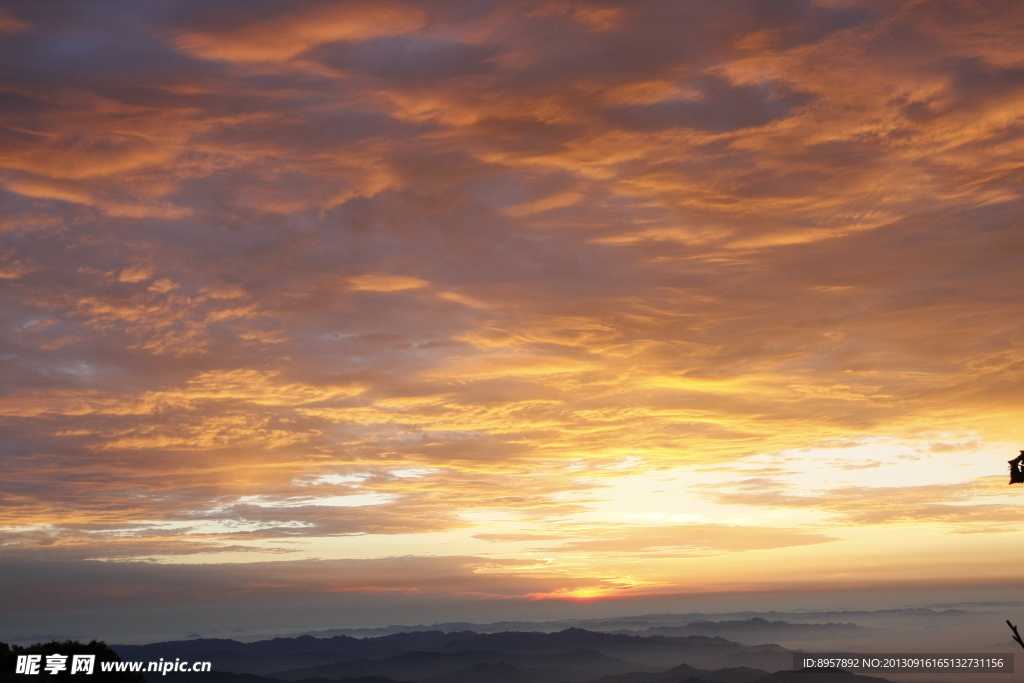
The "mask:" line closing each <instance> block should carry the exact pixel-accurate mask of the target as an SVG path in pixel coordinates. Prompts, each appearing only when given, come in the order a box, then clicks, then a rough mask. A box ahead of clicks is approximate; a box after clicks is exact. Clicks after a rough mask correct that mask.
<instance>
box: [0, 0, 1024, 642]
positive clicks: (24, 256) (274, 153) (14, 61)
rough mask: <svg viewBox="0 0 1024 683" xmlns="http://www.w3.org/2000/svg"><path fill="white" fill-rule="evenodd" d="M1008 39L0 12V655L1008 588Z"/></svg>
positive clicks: (931, 25)
mask: <svg viewBox="0 0 1024 683" xmlns="http://www.w3.org/2000/svg"><path fill="white" fill-rule="evenodd" d="M1022 35H1024V3H1021V2H1019V0H730V1H728V2H723V1H722V0H686V1H680V0H633V1H632V2H627V1H625V0H621V1H619V2H614V1H608V2H605V1H603V0H602V1H597V0H595V1H594V2H585V1H582V0H577V1H572V0H522V1H517V0H429V1H428V0H422V1H419V2H416V1H414V0H409V1H405V0H395V1H393V2H392V1H390V0H368V1H366V2H363V1H361V0H351V1H349V0H329V1H323V0H301V1H295V2H285V1H282V0H218V1H217V2H205V1H199V0H152V1H147V2H132V1H129V0H109V1H100V2H81V1H78V0H6V1H5V2H4V3H2V11H0V201H2V209H0V301H2V309H0V314H2V316H3V318H2V324H0V335H2V342H0V343H2V350H0V369H2V373H3V374H2V383H0V415H2V417H0V425H2V430H0V434H2V443H0V449H2V451H0V467H2V474H0V597H3V598H4V599H5V600H8V601H9V603H8V604H15V605H16V609H15V611H16V613H17V614H18V615H21V616H19V617H18V618H17V619H16V620H15V622H14V623H10V624H8V623H5V624H4V629H7V630H6V631H0V636H5V635H6V636H10V635H11V634H12V633H15V632H16V633H22V632H24V631H25V629H46V628H51V629H58V628H60V627H61V625H60V624H58V623H56V622H57V620H58V615H63V616H60V617H59V619H60V620H62V621H61V623H71V622H69V621H66V620H69V619H70V620H72V621H74V623H75V624H76V626H75V628H76V629H78V630H77V631H76V633H78V632H79V631H80V632H82V634H83V635H85V636H88V635H89V634H90V633H89V628H95V629H103V628H105V629H108V630H109V629H110V628H113V626H111V625H110V624H112V623H113V621H117V620H121V621H119V622H118V623H119V627H120V628H121V629H122V631H121V632H122V633H123V632H127V631H129V630H130V629H131V626H130V620H129V622H127V623H128V624H129V625H128V626H125V623H126V622H125V621H124V619H125V615H132V614H138V615H142V614H148V615H151V616H152V615H156V616H153V619H157V620H159V618H163V617H161V616H160V615H164V616H166V615H167V614H169V613H170V612H169V610H170V611H173V609H177V608H178V607H179V606H180V605H185V604H192V605H193V607H194V609H195V610H199V611H196V612H194V613H193V614H195V615H199V616H196V617H195V618H194V619H193V620H192V621H190V622H188V623H189V624H190V626H189V627H190V628H201V627H202V626H203V625H204V623H205V622H204V619H205V618H206V617H203V616H202V615H203V614H206V613H205V612H202V609H205V608H206V607H209V606H210V605H213V607H209V610H210V614H213V613H214V612H216V611H217V610H220V609H221V607H218V605H221V606H222V607H223V609H224V610H228V607H227V606H225V605H228V604H229V603H230V604H231V605H236V606H237V605H242V604H244V605H247V606H248V607H247V609H252V610H254V611H255V610H259V611H260V614H261V615H262V616H261V618H264V620H265V622H266V623H267V624H268V625H272V624H273V623H274V619H275V618H276V617H275V615H284V614H285V613H286V612H287V610H288V609H289V605H291V606H294V605H298V604H300V603H301V604H306V603H303V602H302V601H307V602H309V601H311V602H312V603H317V604H320V605H327V606H328V607H327V608H325V609H326V610H327V611H326V612H324V615H323V618H321V619H320V620H319V621H317V623H316V624H312V623H310V624H309V626H314V625H323V626H327V627H329V626H330V625H337V626H354V625H363V624H365V623H368V622H371V621H373V622H381V623H385V624H386V623H396V622H401V621H402V620H403V619H413V618H416V619H426V620H428V621H429V619H430V617H429V615H428V616H424V614H421V613H417V614H415V615H414V614H413V612H411V611H409V610H411V609H412V608H411V607H409V609H406V607H408V606H411V605H415V604H421V605H423V604H428V603H429V604H430V605H444V604H445V603H446V601H449V602H450V603H451V604H456V603H458V604H471V603H473V601H482V602H481V604H483V602H487V604H498V605H500V604H506V605H509V606H512V605H515V608H514V609H516V610H519V611H518V612H516V615H517V616H519V617H522V616H523V614H527V613H528V612H529V609H528V608H529V607H530V606H537V609H538V610H542V609H546V610H549V612H550V610H552V609H554V607H558V608H559V609H562V608H563V607H564V611H565V613H566V614H569V613H571V611H572V609H573V608H574V606H575V605H580V604H583V603H584V602H586V604H587V605H589V607H587V609H593V604H594V603H601V602H602V601H605V602H607V603H608V604H611V603H616V604H624V603H622V601H624V600H625V601H627V602H628V600H633V599H635V600H637V601H638V602H637V603H636V604H637V605H640V604H641V603H642V604H643V605H645V607H644V609H646V610H647V611H652V610H650V609H648V608H649V607H650V605H652V604H655V603H653V602H651V600H652V597H651V596H657V595H666V596H667V595H683V594H710V593H729V594H730V595H737V594H745V593H749V594H751V595H754V594H759V593H760V592H765V591H769V592H770V591H790V592H794V591H795V592H796V594H799V593H800V592H801V591H818V592H819V593H816V594H820V591H826V592H827V591H831V590H834V591H842V590H849V589H868V588H872V587H891V588H893V589H894V590H903V589H907V590H909V589H911V588H914V587H920V586H941V585H956V586H960V587H964V586H967V587H970V586H977V587H984V586H986V585H993V584H1000V583H1005V582H1010V581H1014V580H1019V579H1020V578H1021V577H1022V575H1024V569H1022V567H1024V528H1022V526H1021V522H1022V521H1024V512H1022V509H1021V502H1022V500H1024V487H1022V486H1018V487H1009V486H1007V479H1008V477H1007V466H1006V461H1007V460H1009V459H1010V458H1012V457H1014V456H1015V455H1016V454H1017V452H1018V450H1019V449H1020V448H1024V433H1022V432H1024V423H1022V419H1021V418H1022V405H1024V404H1022V401H1024V304H1022V301H1024V229H1022V218H1024V198H1022V193H1024V41H1022V40H1021V36H1022ZM979 590H980V588H979ZM837 594H838V593H837ZM378 600H379V601H378ZM190 601H191V602H190ZM219 601H221V602H219ZM231 601H234V602H231ZM425 601H426V602H425ZM488 601H489V602H488ZM375 604H376V605H387V607H386V613H384V614H379V613H378V614H376V615H375V616H373V618H372V619H371V618H370V616H368V615H371V614H373V613H374V607H373V605H375ZM354 605H363V607H360V608H359V610H362V611H359V610H356V608H355V607H353V606H354ZM204 606H205V607H204ZM524 606H525V607H524ZM190 609H192V608H190ZM232 609H234V608H232ZM510 609H512V608H511V607H510ZM619 609H622V608H619ZM403 610H405V611H403ZM467 610H468V611H466V612H464V613H460V614H461V616H463V617H466V618H468V617H472V616H473V612H472V610H469V609H468V608H467ZM524 610H525V611H524ZM441 611H443V610H441ZM499 611H500V610H499ZM115 612H116V614H117V615H120V616H117V617H116V619H115V617H113V616H110V615H111V614H114V613H115ZM218 613H219V614H222V612H218ZM438 613H439V614H440V612H438ZM538 613H539V612H538ZM239 614H240V612H239ZM68 615H72V616H68ZM490 616H492V617H493V616H494V613H490ZM141 618H142V617H140V619H141ZM147 618H149V617H147ZM166 618H167V619H170V617H166ZM281 618H282V619H285V617H284V616H282V617H281ZM211 619H212V617H211ZM288 619H291V620H292V621H291V622H289V623H292V622H294V623H295V624H299V622H297V621H295V619H299V617H294V615H292V616H291V617H288ZM47 620H49V621H47ZM104 620H106V621H104ZM112 620H113V621H112ZM438 620H440V619H438ZM140 623H142V622H141V621H140ZM147 623H149V622H147ZM175 623H177V622H175ZM50 624H53V625H52V626H51V625H50ZM140 628H141V626H140ZM45 632H47V633H49V632H57V631H45Z"/></svg>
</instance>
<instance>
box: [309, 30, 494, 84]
mask: <svg viewBox="0 0 1024 683" xmlns="http://www.w3.org/2000/svg"><path fill="white" fill-rule="evenodd" d="M496 53H497V50H496V49H495V48H494V47H490V46H480V45H469V44H466V43H457V42H451V41H443V40H431V39H426V38H421V37H416V36H398V37H394V38H379V39H377V40H371V41H367V42H363V43H357V44H350V43H335V44H331V45H325V46H322V47H320V48H317V49H315V50H313V51H312V52H311V53H308V54H307V55H306V56H307V57H309V58H312V59H315V60H316V61H318V62H320V63H322V64H325V65H327V66H330V67H333V68H336V69H341V70H343V71H351V72H356V73H362V74H368V75H370V76H375V77H377V78H381V79H384V80H389V81H395V82H397V83H403V84H406V85H411V86H415V85H417V84H429V83H435V82H438V81H444V80H448V79H451V78H458V77H460V76H470V75H473V74H478V73H483V72H486V71H491V70H493V69H494V66H493V65H492V64H489V63H488V61H487V60H488V59H489V58H490V57H492V56H494V55H495V54H496Z"/></svg>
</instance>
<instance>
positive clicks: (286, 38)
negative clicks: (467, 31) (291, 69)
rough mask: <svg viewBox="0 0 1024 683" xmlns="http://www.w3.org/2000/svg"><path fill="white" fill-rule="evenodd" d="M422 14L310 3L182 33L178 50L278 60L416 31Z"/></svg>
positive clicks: (389, 7) (386, 6) (389, 6)
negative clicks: (231, 24) (296, 9)
mask: <svg viewBox="0 0 1024 683" xmlns="http://www.w3.org/2000/svg"><path fill="white" fill-rule="evenodd" d="M423 24H424V16H423V12H422V11H421V10H419V9H417V8H415V7H411V6H406V5H401V4H397V3H380V2H377V3H344V4H340V5H338V4H333V5H323V6H319V7H312V8H309V9H306V10H304V11H299V12H292V13H288V14H284V15H282V16H279V17H275V18H274V19H269V20H266V21H261V22H256V23H253V24H248V25H246V26H242V27H239V28H235V29H231V30H228V31H222V32H217V33H208V32H193V33H188V32H186V33H182V34H180V35H178V36H176V37H175V38H174V43H175V44H176V45H177V46H178V47H179V48H181V49H183V50H186V51H188V52H191V53H192V54H195V55H197V56H199V57H202V58H204V59H216V60H224V61H229V62H266V61H272V62H278V61H284V60H287V59H291V58H292V57H295V56H296V55H298V54H300V53H302V52H305V51H306V50H308V49H310V48H312V47H315V46H317V45H321V44H323V43H330V42H334V41H339V40H349V41H361V40H369V39H371V38H377V37H380V36H393V35H399V34H402V33H408V32H409V31H415V30H416V29H418V28H421V27H422V26H423Z"/></svg>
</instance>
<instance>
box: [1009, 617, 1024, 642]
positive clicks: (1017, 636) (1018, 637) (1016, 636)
mask: <svg viewBox="0 0 1024 683" xmlns="http://www.w3.org/2000/svg"><path fill="white" fill-rule="evenodd" d="M1006 624H1007V625H1008V626H1009V627H1010V628H1011V629H1013V639H1014V640H1016V641H1017V643H1018V644H1019V645H1020V646H1021V647H1024V640H1021V639H1020V633H1018V632H1017V627H1016V626H1014V625H1013V624H1011V623H1010V620H1009V619H1007V620H1006Z"/></svg>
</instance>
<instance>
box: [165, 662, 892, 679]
mask: <svg viewBox="0 0 1024 683" xmlns="http://www.w3.org/2000/svg"><path fill="white" fill-rule="evenodd" d="M680 676H682V677H680ZM422 680H423V683H554V682H555V681H557V680H558V679H557V677H551V676H549V675H548V674H547V673H545V672H543V671H537V670H530V669H519V668H517V667H514V666H510V665H508V664H474V665H472V666H469V667H466V668H465V669H462V670H460V671H456V672H453V673H451V674H445V675H441V676H433V677H430V678H426V679H422ZM631 680H632V679H630V678H628V677H619V676H607V677H602V678H598V679H594V680H593V681H588V682H587V683H623V682H625V681H631ZM640 680H642V681H643V683H891V682H890V681H888V680H887V679H884V678H874V677H870V676H861V675H858V674H853V673H850V672H848V671H841V670H835V669H818V670H814V671H778V672H776V673H773V674H769V673H767V672H765V671H758V670H756V669H747V668H743V667H737V668H728V669H719V670H716V671H702V670H700V669H693V668H692V667H686V665H683V666H681V667H675V668H674V669H672V670H670V671H666V672H663V673H662V674H660V675H653V676H652V677H651V678H643V679H640ZM149 681H150V683H157V681H161V682H162V683H189V682H191V683H278V681H279V679H276V678H270V677H265V676H256V675H253V674H231V673H224V672H212V673H205V674H189V675H185V674H168V675H167V676H166V677H161V676H159V675H156V676H154V675H151V677H150V679H149ZM300 683H407V682H406V681H402V680H396V679H393V678H385V677H381V676H363V677H359V678H340V679H328V678H309V679H302V680H301V682H300Z"/></svg>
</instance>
